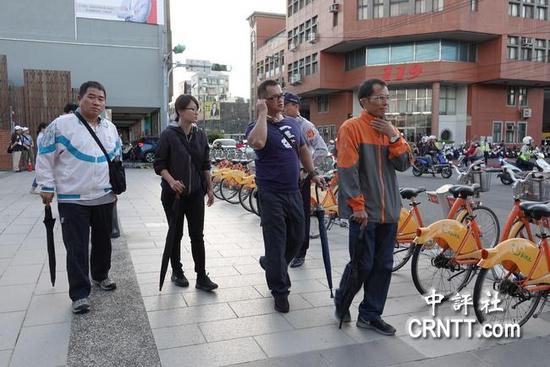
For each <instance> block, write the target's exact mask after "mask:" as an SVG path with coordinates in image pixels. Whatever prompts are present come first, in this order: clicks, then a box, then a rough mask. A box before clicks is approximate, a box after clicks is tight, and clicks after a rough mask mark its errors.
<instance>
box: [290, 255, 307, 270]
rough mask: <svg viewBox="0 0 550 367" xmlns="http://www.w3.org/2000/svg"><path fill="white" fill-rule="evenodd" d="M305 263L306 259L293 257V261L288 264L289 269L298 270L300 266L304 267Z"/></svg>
mask: <svg viewBox="0 0 550 367" xmlns="http://www.w3.org/2000/svg"><path fill="white" fill-rule="evenodd" d="M305 261H306V258H305V257H295V258H294V259H292V261H291V262H290V267H291V268H298V267H300V266H302V265H304V262H305Z"/></svg>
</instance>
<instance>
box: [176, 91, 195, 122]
mask: <svg viewBox="0 0 550 367" xmlns="http://www.w3.org/2000/svg"><path fill="white" fill-rule="evenodd" d="M191 102H195V104H196V105H197V108H198V107H199V101H197V99H196V98H195V97H193V96H192V95H190V94H181V95H180V96H179V97H178V98H176V102H174V109H175V110H176V121H179V118H180V114H179V112H178V111H181V110H183V109H184V108H187V106H189V104H190V103H191Z"/></svg>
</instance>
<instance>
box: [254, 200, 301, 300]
mask: <svg viewBox="0 0 550 367" xmlns="http://www.w3.org/2000/svg"><path fill="white" fill-rule="evenodd" d="M258 201H259V205H260V218H261V225H262V232H263V236H264V247H265V257H266V272H265V276H266V280H267V286H268V287H269V289H270V290H271V294H273V296H278V295H286V294H288V293H289V289H290V278H289V277H288V264H289V263H290V262H291V261H292V259H293V258H294V255H295V254H296V252H297V251H298V249H299V247H300V245H301V244H302V242H303V240H304V210H303V208H302V197H301V196H300V193H299V192H298V191H296V192H291V193H279V192H269V191H263V190H261V189H260V190H259V191H258Z"/></svg>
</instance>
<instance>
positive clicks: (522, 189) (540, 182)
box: [514, 177, 550, 201]
mask: <svg viewBox="0 0 550 367" xmlns="http://www.w3.org/2000/svg"><path fill="white" fill-rule="evenodd" d="M514 195H516V196H519V198H520V199H522V200H532V201H546V200H550V181H549V180H545V179H544V178H542V177H536V178H533V177H529V178H528V179H527V181H525V182H521V183H518V184H517V185H516V187H515V188H514Z"/></svg>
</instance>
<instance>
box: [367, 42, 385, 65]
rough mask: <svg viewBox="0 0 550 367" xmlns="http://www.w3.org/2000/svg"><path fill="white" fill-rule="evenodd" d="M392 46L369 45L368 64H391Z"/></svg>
mask: <svg viewBox="0 0 550 367" xmlns="http://www.w3.org/2000/svg"><path fill="white" fill-rule="evenodd" d="M389 62H390V48H389V47H388V46H375V47H369V48H368V50H367V64H369V65H381V64H389Z"/></svg>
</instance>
